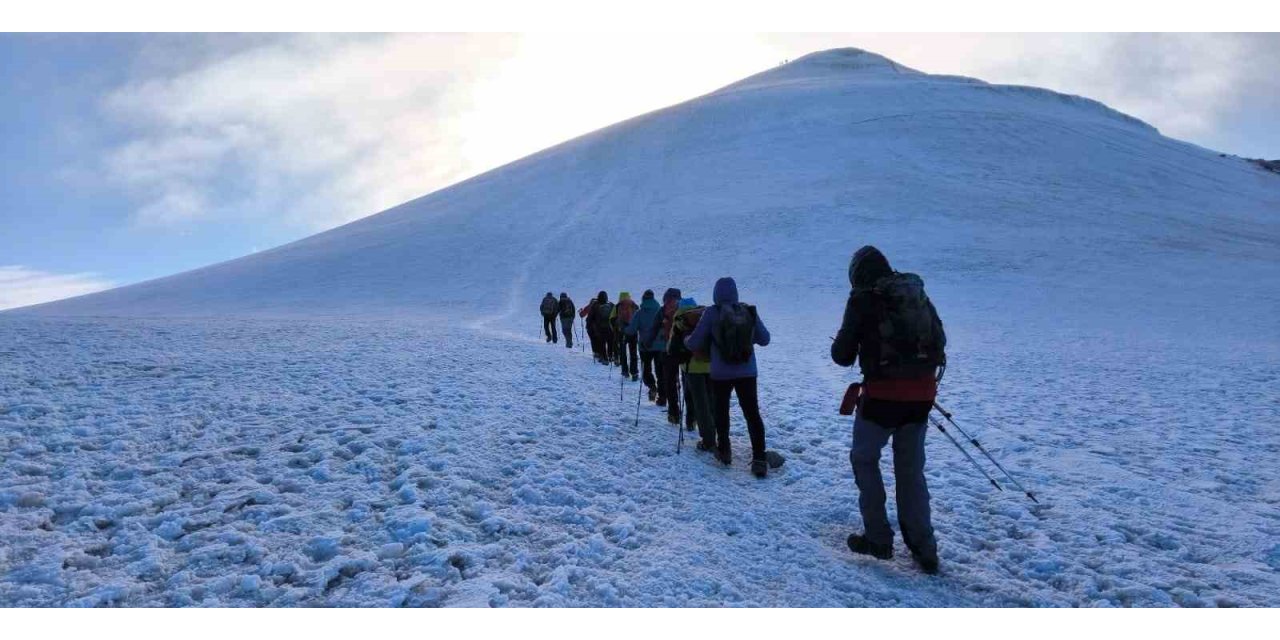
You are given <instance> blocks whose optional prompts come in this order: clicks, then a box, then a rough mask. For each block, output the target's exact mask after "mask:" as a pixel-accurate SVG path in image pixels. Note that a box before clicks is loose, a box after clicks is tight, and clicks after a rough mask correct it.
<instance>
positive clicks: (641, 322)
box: [622, 289, 667, 402]
mask: <svg viewBox="0 0 1280 640" xmlns="http://www.w3.org/2000/svg"><path fill="white" fill-rule="evenodd" d="M661 312H662V305H660V304H658V301H657V300H655V299H654V297H653V290H652V289H647V290H645V292H644V296H642V297H641V299H640V309H639V310H638V311H636V313H635V315H633V316H631V322H629V323H627V326H626V328H624V329H623V330H622V332H623V333H625V334H626V335H628V336H636V341H637V342H638V343H639V346H640V364H641V365H642V368H643V379H644V386H645V388H647V389H648V390H649V402H654V401H655V400H657V397H658V389H659V388H660V387H661V385H660V384H659V383H658V381H657V380H655V379H654V377H653V376H654V370H655V369H658V370H659V373H660V370H661V366H660V365H661V362H660V361H659V362H658V364H659V366H658V367H655V366H654V364H655V361H656V360H657V358H660V357H661V356H662V353H663V351H665V350H666V348H667V341H666V339H665V338H664V337H663V336H662V335H661V333H662V331H661V328H662V317H661V315H662V314H661ZM664 400H665V398H664Z"/></svg>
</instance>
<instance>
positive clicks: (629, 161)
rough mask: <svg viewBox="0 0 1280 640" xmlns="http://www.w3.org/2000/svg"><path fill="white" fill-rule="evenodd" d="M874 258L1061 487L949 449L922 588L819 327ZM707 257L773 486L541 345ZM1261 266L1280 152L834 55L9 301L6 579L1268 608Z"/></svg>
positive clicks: (498, 597)
mask: <svg viewBox="0 0 1280 640" xmlns="http://www.w3.org/2000/svg"><path fill="white" fill-rule="evenodd" d="M584 90H586V89H584ZM567 99H569V98H568V97H567ZM530 126H536V123H530ZM867 243H871V244H875V245H877V246H879V247H880V248H881V249H883V250H884V251H885V253H886V254H887V255H888V257H889V259H890V260H891V262H892V263H893V264H894V266H895V267H897V268H899V269H901V270H905V271H912V272H916V273H919V274H921V275H922V276H923V277H924V279H925V281H926V283H927V287H928V290H929V292H930V296H931V297H932V298H933V300H934V302H935V303H936V304H937V307H938V309H939V311H940V314H941V315H942V318H943V320H944V322H945V323H946V326H947V331H948V336H949V347H948V355H949V359H950V368H949V371H948V373H947V377H946V379H945V380H944V382H943V387H942V391H941V393H942V399H943V400H944V401H945V402H947V403H949V408H951V409H953V410H954V411H955V412H956V414H957V417H958V419H959V420H961V422H962V424H965V423H967V425H968V426H969V427H970V428H971V429H973V430H974V431H976V432H977V434H978V435H980V437H981V438H982V439H983V441H984V443H985V444H986V445H987V446H988V448H990V449H991V450H992V451H993V453H995V454H996V455H997V456H998V457H1000V458H1001V459H1002V460H1003V461H1004V462H1005V464H1006V466H1007V467H1008V468H1009V469H1010V470H1011V471H1013V472H1014V473H1016V474H1018V475H1019V477H1020V478H1021V479H1022V480H1023V481H1024V482H1025V483H1026V484H1028V485H1030V486H1031V487H1032V488H1034V489H1035V490H1036V491H1037V493H1038V495H1039V496H1040V497H1041V499H1042V501H1043V502H1044V504H1043V505H1042V506H1033V505H1030V504H1028V503H1027V501H1026V500H1025V499H1024V498H1022V497H1021V496H1020V495H1018V494H1017V493H1016V492H1003V493H1001V492H996V491H994V490H993V489H992V488H991V487H990V486H989V485H988V484H986V483H985V481H983V480H982V479H981V478H980V477H976V476H975V475H974V473H973V471H972V469H971V468H970V467H969V466H968V462H967V461H966V460H965V459H964V458H962V457H960V455H959V454H958V453H957V452H956V451H955V450H954V449H953V448H951V445H950V444H948V443H947V442H946V441H945V440H944V439H942V438H940V437H934V436H931V437H930V440H929V444H928V448H929V456H930V463H929V467H928V478H929V482H930V485H931V491H932V493H933V496H934V502H933V505H934V516H935V526H936V527H937V529H938V536H939V542H940V546H941V555H942V561H943V575H942V577H941V578H938V579H930V578H926V577H923V576H921V575H919V574H918V573H917V572H915V571H914V570H912V569H911V567H910V565H909V563H908V562H907V561H905V560H903V559H901V558H899V560H898V561H895V562H891V563H882V562H878V561H871V560H866V559H863V558H854V557H852V556H851V554H849V552H848V551H847V549H845V547H844V538H845V536H846V535H847V534H848V533H850V532H852V531H856V530H857V529H858V528H859V526H860V522H859V518H858V515H857V509H856V505H855V502H854V500H855V492H854V490H853V484H852V479H851V473H850V471H849V466H848V459H847V451H848V445H849V428H850V421H849V420H848V419H847V418H840V417H839V416H837V415H835V408H836V405H837V403H838V400H839V396H840V393H841V392H842V391H843V388H844V385H845V384H846V383H847V382H848V381H850V380H851V379H852V378H853V374H851V373H850V372H848V371H846V370H842V369H839V368H837V367H835V366H834V365H832V364H831V363H830V360H829V359H828V356H827V349H828V345H829V340H828V337H829V336H830V335H832V333H833V332H834V331H835V329H836V327H837V326H838V324H839V320H840V312H841V310H842V309H843V305H844V301H845V297H846V295H847V292H848V282H847V279H846V268H847V261H848V259H849V257H850V255H851V254H852V252H853V251H854V250H855V249H857V248H858V247H859V246H860V245H862V244H867ZM722 275H733V276H735V277H736V278H737V279H738V282H739V286H740V289H741V293H742V296H743V298H744V299H746V300H749V301H751V302H754V303H757V304H758V305H759V308H760V313H761V317H762V319H763V320H764V321H765V322H766V324H768V326H769V327H770V330H771V333H772V335H773V343H772V344H771V345H770V346H769V347H767V348H763V349H761V350H760V351H759V358H760V368H761V377H760V385H761V396H762V405H763V410H764V416H765V420H766V423H767V426H768V432H769V439H770V440H769V441H770V446H771V447H772V448H775V449H777V450H779V451H782V452H784V453H786V454H787V455H788V457H789V461H788V463H787V465H786V466H785V467H783V468H782V469H781V470H779V471H778V472H777V473H775V474H774V475H772V476H771V477H770V478H769V479H768V480H765V481H756V480H755V479H753V478H751V477H750V476H749V474H747V473H746V472H745V471H744V470H743V469H741V468H734V469H732V470H728V471H726V470H722V469H720V468H718V467H715V466H713V465H711V464H709V463H708V462H707V461H706V459H705V458H703V457H700V456H698V455H697V454H695V453H693V452H691V451H690V450H689V449H688V448H686V449H685V451H684V453H683V454H681V455H680V456H674V455H673V452H674V445H675V431H674V430H672V429H671V428H670V427H669V426H667V425H666V423H665V421H664V420H663V419H661V418H660V417H659V416H658V415H657V414H656V413H655V412H654V410H653V408H652V407H649V406H644V407H640V408H639V410H638V413H637V409H636V406H635V404H634V403H635V400H634V399H633V396H634V394H635V393H636V388H635V385H632V384H631V383H626V385H623V386H621V387H620V385H619V381H618V379H617V378H616V377H615V378H611V379H606V375H608V374H607V373H606V371H605V370H604V369H603V368H602V367H598V366H595V365H593V364H592V363H591V362H590V358H588V357H586V356H585V355H583V354H581V353H577V352H576V350H575V351H573V352H571V351H568V350H566V349H564V348H563V347H558V348H552V347H550V346H547V345H545V344H543V342H542V340H541V338H540V337H537V334H535V327H536V326H538V325H535V322H539V319H538V317H537V311H536V310H537V305H538V301H539V299H540V298H541V296H542V295H543V294H544V293H545V292H547V291H553V292H556V293H558V292H560V291H567V292H569V294H570V295H571V296H572V297H573V298H574V299H575V300H576V301H577V302H578V304H579V305H581V304H582V303H583V302H585V300H586V298H587V297H588V296H590V295H592V294H594V293H595V292H596V291H598V290H600V289H606V290H608V291H609V292H610V295H611V297H616V294H617V292H618V291H619V290H629V291H631V292H632V293H633V294H638V293H639V292H640V291H642V290H644V289H646V288H652V289H655V290H657V291H658V292H659V293H661V291H662V290H664V289H665V288H666V287H669V286H675V287H679V288H681V289H683V290H684V292H685V293H686V295H693V296H695V297H697V298H699V299H700V300H702V301H707V300H708V299H709V298H710V293H711V286H712V283H713V282H714V280H715V278H717V277H719V276H722ZM1277 283H1280V178H1278V177H1277V176H1276V175H1274V174H1272V173H1269V172H1267V171H1265V170H1263V169H1262V168H1260V167H1258V166H1256V165H1254V164H1251V163H1249V162H1247V161H1245V160H1242V159H1239V158H1235V157H1230V156H1224V155H1221V154H1218V153H1216V152H1213V151H1209V150H1206V149H1203V148H1199V147H1196V146H1194V145H1190V144H1187V143H1183V142H1179V141H1176V140H1172V139H1169V138H1166V137H1164V136H1162V135H1160V133H1159V132H1158V131H1156V130H1155V129H1153V128H1152V127H1150V126H1148V125H1146V124H1144V123H1143V122H1141V121H1138V120H1136V119H1134V118H1132V117H1129V116H1126V115H1124V114H1122V113H1119V112H1117V111H1114V110H1112V109H1110V108H1108V107H1106V106H1105V105H1102V104H1099V103H1097V102H1094V101H1091V100H1088V99H1085V98H1080V97H1075V96H1066V95H1062V94H1058V93H1054V92H1052V91H1047V90H1044V89H1036V88H1030V87H1014V86H999V85H991V84H987V83H984V82H981V81H978V80H973V79H969V78H957V77H947V76H934V75H928V74H925V73H920V72H917V71H914V70H911V69H907V68H905V67H902V66H901V65H897V64H895V63H893V62H891V61H889V60H886V59H885V58H882V57H880V56H877V55H874V54H871V53H867V52H864V51H859V50H855V49H840V50H833V51H826V52H820V53H815V54H813V55H810V56H806V57H804V58H801V59H799V60H796V61H795V62H792V63H790V64H787V65H784V66H780V67H777V68H775V69H771V70H769V71H766V72H763V73H760V74H758V75H755V76H752V77H750V78H747V79H744V80H742V81H740V82H737V83H735V84H733V85H730V86H728V87H725V88H723V89H720V90H719V91H716V92H714V93H711V94H708V95H706V96H703V97H701V98H698V99H695V100H692V101H689V102H686V103H683V104H680V105H676V106H673V107H670V108H667V109H663V110H661V111H657V112H654V113H650V114H647V115H644V116H641V117H638V118H635V119H632V120H628V121H626V122H622V123H619V124H617V125H614V126H611V127H608V128H606V129H602V130H600V131H597V132H594V133H592V134H589V135H586V136H583V137H581V138H578V139H575V140H572V141H569V142H566V143H564V144H561V145H559V146H556V147H553V148H551V149H547V150H545V151H543V152H541V153H538V154H535V155H533V156H530V157H527V158H524V159H522V160H520V161H517V162H514V163H512V164H510V165H507V166H504V167H501V168H499V169H497V170H494V171H491V172H489V173H486V174H484V175H481V176H478V177H476V178H474V179H471V180H468V181H466V182H464V183H461V184H458V185H455V186H452V187H450V188H447V189H444V190H441V191H438V192H436V193H433V194H430V195H428V196H425V197H423V198H420V199H418V200H415V201H412V202H409V203H406V204H404V205H401V206H399V207H396V208H394V209H391V210H388V211H386V212H383V213H380V214H378V215H374V216H371V217H368V218H365V219H362V220H360V221H357V222H355V223H352V224H349V225H346V226H344V227H341V228H337V229H334V230H331V231H328V232H325V233H321V234H319V235H316V236H312V237H309V238H306V239H304V240H300V241H298V242H295V243H292V244H289V245H286V246H283V247H279V248H276V249H272V250H270V251H265V252H262V253H258V254H254V255H251V256H247V257H244V258H241V259H238V260H233V261H230V262H226V263H223V264H218V265H214V266H210V267H207V268H203V269H199V270H195V271H191V272H188V273H183V274H178V275H175V276H171V277H168V278H163V279H160V280H155V281H152V282H146V283H141V284H137V285H133V286H128V287H122V288H120V289H116V290H112V291H107V292H103V293H98V294H93V295H89V296H83V297H79V298H75V299H71V300H65V301H60V302H55V303H50V304H46V305H41V306H37V307H30V308H26V309H20V310H14V311H11V312H8V313H4V314H0V451H3V452H5V453H4V454H3V455H4V457H3V462H4V464H3V465H0V604H67V603H77V604H86V605H98V604H170V605H186V604H200V605H219V604H222V605H228V604H240V605H244V604H258V605H261V604H273V605H285V604H298V603H302V604H380V605H391V606H398V605H527V604H539V605H566V604H569V605H724V604H745V605H808V606H829V605H846V606H847V605H922V604H923V605H966V604H969V605H972V604H980V605H993V604H994V605H1103V606H1107V605H1188V606H1196V605H1221V606H1229V605H1241V604H1244V605H1250V604H1251V605H1271V606H1275V605H1276V604H1280V580H1277V577H1276V571H1277V570H1278V569H1280V545H1277V543H1276V541H1277V540H1278V539H1280V517H1278V516H1277V513H1280V512H1278V511H1277V505H1280V466H1278V465H1276V464H1275V461H1276V457H1277V455H1278V454H1280V432H1277V430H1276V429H1275V426H1276V425H1277V424H1280V395H1277V394H1278V392H1277V389H1278V388H1280V339H1278V338H1277V332H1276V327H1277V325H1276V318H1277V317H1280V287H1277V286H1276V285H1277ZM620 397H623V398H624V401H622V402H620V400H619V398H620ZM637 415H638V416H639V418H638V426H633V425H634V424H635V423H634V422H633V421H635V420H637V418H636V416H637ZM737 420H738V418H737V417H735V418H734V421H735V422H734V425H733V430H734V433H735V436H734V437H735V448H736V450H737V455H736V456H735V457H736V459H739V460H741V459H745V458H746V457H747V456H746V455H745V453H744V447H745V445H746V437H745V434H743V433H742V426H741V425H740V424H738V422H737ZM899 553H900V555H905V552H904V551H902V550H901V548H900V550H899Z"/></svg>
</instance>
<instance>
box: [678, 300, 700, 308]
mask: <svg viewBox="0 0 1280 640" xmlns="http://www.w3.org/2000/svg"><path fill="white" fill-rule="evenodd" d="M696 306H698V301H697V300H694V299H693V298H681V299H680V304H679V306H677V307H676V309H678V310H681V311H683V310H685V309H692V308H694V307H696Z"/></svg>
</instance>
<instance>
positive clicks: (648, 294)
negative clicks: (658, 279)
mask: <svg viewBox="0 0 1280 640" xmlns="http://www.w3.org/2000/svg"><path fill="white" fill-rule="evenodd" d="M641 299H642V300H652V299H653V289H645V290H644V295H643V296H641Z"/></svg>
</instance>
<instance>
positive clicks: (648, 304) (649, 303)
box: [640, 298, 662, 311]
mask: <svg viewBox="0 0 1280 640" xmlns="http://www.w3.org/2000/svg"><path fill="white" fill-rule="evenodd" d="M640 308H641V309H642V310H647V311H656V310H658V309H661V308H662V305H660V304H658V301H657V300H654V299H653V298H645V299H644V300H642V301H641V302H640Z"/></svg>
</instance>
